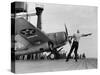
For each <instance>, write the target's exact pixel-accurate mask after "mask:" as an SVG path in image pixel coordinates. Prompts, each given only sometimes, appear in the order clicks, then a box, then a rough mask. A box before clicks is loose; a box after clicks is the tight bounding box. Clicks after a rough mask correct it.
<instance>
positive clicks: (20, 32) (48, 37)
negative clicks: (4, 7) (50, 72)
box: [11, 7, 71, 59]
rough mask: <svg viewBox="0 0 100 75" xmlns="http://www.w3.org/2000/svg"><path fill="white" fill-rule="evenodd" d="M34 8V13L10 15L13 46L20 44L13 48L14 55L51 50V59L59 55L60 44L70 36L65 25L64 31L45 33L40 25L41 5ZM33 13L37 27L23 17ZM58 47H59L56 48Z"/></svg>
mask: <svg viewBox="0 0 100 75" xmlns="http://www.w3.org/2000/svg"><path fill="white" fill-rule="evenodd" d="M35 9H36V13H31V14H27V13H26V14H22V15H17V14H16V16H14V15H15V14H14V15H12V16H11V18H12V19H14V20H11V22H12V26H13V24H15V33H14V36H15V38H14V40H15V47H16V45H17V44H20V47H16V48H15V51H14V54H15V56H18V55H27V54H34V53H41V52H51V54H50V58H51V59H54V58H56V57H59V51H61V50H62V46H64V45H65V44H66V42H68V41H69V42H70V40H71V39H70V38H71V36H69V35H68V31H67V27H66V25H65V31H64V32H55V33H48V34H46V33H45V32H43V31H42V25H41V15H42V12H43V10H44V9H43V8H42V7H36V8H35ZM17 10H18V9H17ZM34 15H37V27H35V26H34V25H33V24H31V23H30V22H29V21H28V20H27V19H24V18H23V16H24V17H25V16H34ZM12 36H13V35H12ZM70 43H71V42H70ZM58 48H60V49H59V50H57V49H58ZM52 56H53V57H52Z"/></svg>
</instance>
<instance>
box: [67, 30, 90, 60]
mask: <svg viewBox="0 0 100 75" xmlns="http://www.w3.org/2000/svg"><path fill="white" fill-rule="evenodd" d="M89 35H91V33H90V34H80V32H79V30H77V33H75V34H74V35H73V36H72V40H73V43H72V46H71V49H70V52H69V53H68V56H67V57H66V62H67V61H69V58H70V57H71V54H72V52H73V50H74V55H75V58H74V59H75V61H76V62H77V51H78V47H79V40H80V38H81V37H85V36H89Z"/></svg>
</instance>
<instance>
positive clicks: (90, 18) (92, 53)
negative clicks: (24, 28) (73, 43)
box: [28, 3, 97, 57]
mask: <svg viewBox="0 0 100 75" xmlns="http://www.w3.org/2000/svg"><path fill="white" fill-rule="evenodd" d="M42 5H43V8H44V11H43V13H42V28H43V29H42V30H43V31H44V32H46V33H52V32H60V31H65V29H64V24H66V26H67V29H68V32H69V35H72V34H73V33H75V32H76V30H77V29H79V30H80V33H93V35H92V36H88V37H84V38H81V39H80V44H79V49H78V52H79V53H85V54H86V56H87V57H97V7H94V6H76V5H59V4H42ZM35 6H37V3H35V4H34V3H28V12H34V13H35V12H36V11H35ZM29 21H30V22H31V23H32V24H34V25H35V26H36V23H37V16H33V17H29ZM69 49H70V46H69V44H66V45H65V46H64V50H66V51H69Z"/></svg>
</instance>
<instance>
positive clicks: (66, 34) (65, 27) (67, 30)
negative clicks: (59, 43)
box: [65, 24, 68, 36]
mask: <svg viewBox="0 0 100 75" xmlns="http://www.w3.org/2000/svg"><path fill="white" fill-rule="evenodd" d="M65 31H66V35H67V36H68V30H67V27H66V24H65Z"/></svg>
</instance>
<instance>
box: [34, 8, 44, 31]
mask: <svg viewBox="0 0 100 75" xmlns="http://www.w3.org/2000/svg"><path fill="white" fill-rule="evenodd" d="M35 9H36V15H37V28H39V29H40V30H41V29H42V26H41V14H42V11H43V8H42V7H36V8H35Z"/></svg>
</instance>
